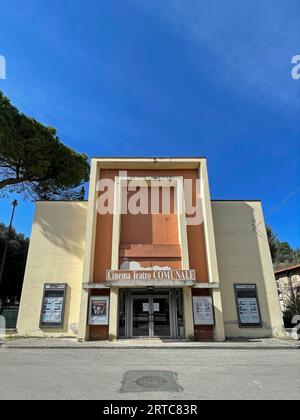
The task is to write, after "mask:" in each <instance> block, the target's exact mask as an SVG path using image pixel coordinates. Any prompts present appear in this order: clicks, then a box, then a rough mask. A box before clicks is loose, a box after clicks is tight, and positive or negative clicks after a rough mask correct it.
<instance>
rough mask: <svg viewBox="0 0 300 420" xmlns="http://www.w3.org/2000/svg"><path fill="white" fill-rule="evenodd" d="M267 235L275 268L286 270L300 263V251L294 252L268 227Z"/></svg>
mask: <svg viewBox="0 0 300 420" xmlns="http://www.w3.org/2000/svg"><path fill="white" fill-rule="evenodd" d="M267 235H268V240H269V246H270V251H271V255H272V260H273V264H274V267H275V268H276V269H279V268H284V267H287V266H289V265H292V264H297V263H298V262H299V261H300V249H299V248H297V249H295V250H293V248H292V247H291V246H290V244H289V243H288V242H281V241H280V240H279V239H278V238H277V236H276V234H275V233H274V232H273V231H272V228H271V227H270V226H267Z"/></svg>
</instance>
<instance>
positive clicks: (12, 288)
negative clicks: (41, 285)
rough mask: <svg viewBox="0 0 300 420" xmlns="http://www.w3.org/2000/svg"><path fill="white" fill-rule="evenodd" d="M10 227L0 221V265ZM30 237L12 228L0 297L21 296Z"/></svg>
mask: <svg viewBox="0 0 300 420" xmlns="http://www.w3.org/2000/svg"><path fill="white" fill-rule="evenodd" d="M7 235H8V228H7V227H5V225H4V224H2V223H0V265H1V263H2V256H3V253H4V246H5V241H6V238H7ZM28 245H29V239H28V238H25V236H24V235H21V234H19V233H17V232H16V231H15V229H12V230H11V233H10V238H9V242H8V250H7V258H6V263H5V268H4V274H3V281H2V283H1V288H0V298H1V297H2V298H4V297H5V296H11V297H13V296H17V297H18V298H20V296H21V291H22V284H23V277H24V271H25V265H26V258H27V251H28Z"/></svg>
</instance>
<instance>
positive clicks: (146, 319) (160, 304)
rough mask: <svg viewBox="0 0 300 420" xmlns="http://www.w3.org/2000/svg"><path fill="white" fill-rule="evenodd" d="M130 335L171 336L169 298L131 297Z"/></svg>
mask: <svg viewBox="0 0 300 420" xmlns="http://www.w3.org/2000/svg"><path fill="white" fill-rule="evenodd" d="M132 336H133V337H171V325H170V298H168V297H164V296H155V297H153V296H146V297H139V296H134V297H132Z"/></svg>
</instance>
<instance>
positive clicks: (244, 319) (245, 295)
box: [234, 284, 262, 328]
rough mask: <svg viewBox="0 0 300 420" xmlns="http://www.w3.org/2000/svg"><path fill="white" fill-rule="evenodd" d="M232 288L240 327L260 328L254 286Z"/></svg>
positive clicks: (238, 285)
mask: <svg viewBox="0 0 300 420" xmlns="http://www.w3.org/2000/svg"><path fill="white" fill-rule="evenodd" d="M234 288H235V296H236V304H237V311H238V317H239V325H240V327H241V328H243V327H258V328H259V327H261V326H262V322H261V315H260V308H259V302H258V296H257V288H256V285H255V284H235V285H234Z"/></svg>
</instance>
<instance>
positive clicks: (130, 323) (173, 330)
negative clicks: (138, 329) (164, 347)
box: [126, 290, 177, 339]
mask: <svg viewBox="0 0 300 420" xmlns="http://www.w3.org/2000/svg"><path fill="white" fill-rule="evenodd" d="M174 296H175V295H174V293H173V290H170V291H169V293H168V294H157V295H150V294H147V293H145V294H136V295H135V294H134V295H133V294H132V293H131V291H130V290H129V292H128V299H127V314H128V315H129V316H127V323H126V327H127V332H126V336H127V337H128V338H137V339H138V338H159V336H155V335H154V312H153V299H156V298H161V299H167V300H168V302H169V311H170V335H169V336H166V337H163V338H177V328H176V325H177V311H176V303H175V299H174ZM136 298H137V299H148V300H149V335H148V336H134V335H133V299H136ZM150 317H151V318H152V319H150Z"/></svg>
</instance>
